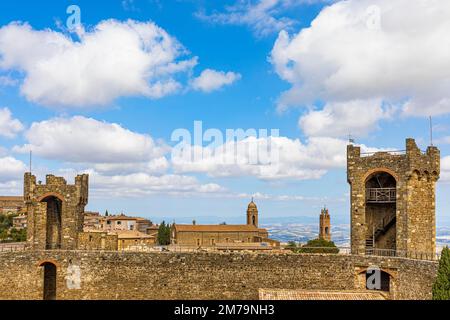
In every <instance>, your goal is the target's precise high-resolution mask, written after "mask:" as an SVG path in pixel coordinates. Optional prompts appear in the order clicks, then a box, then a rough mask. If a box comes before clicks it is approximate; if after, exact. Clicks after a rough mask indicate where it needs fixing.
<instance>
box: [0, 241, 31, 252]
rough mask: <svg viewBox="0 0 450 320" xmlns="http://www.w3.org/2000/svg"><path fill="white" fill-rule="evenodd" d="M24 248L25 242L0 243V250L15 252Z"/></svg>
mask: <svg viewBox="0 0 450 320" xmlns="http://www.w3.org/2000/svg"><path fill="white" fill-rule="evenodd" d="M24 250H26V243H22V242H21V243H0V252H15V251H24Z"/></svg>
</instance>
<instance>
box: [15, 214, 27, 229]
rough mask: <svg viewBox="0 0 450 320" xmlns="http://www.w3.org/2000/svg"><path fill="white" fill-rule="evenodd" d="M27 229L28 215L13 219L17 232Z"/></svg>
mask: <svg viewBox="0 0 450 320" xmlns="http://www.w3.org/2000/svg"><path fill="white" fill-rule="evenodd" d="M26 227H27V215H26V214H21V215H19V216H16V217H13V228H14V229H16V230H23V229H25V228H26Z"/></svg>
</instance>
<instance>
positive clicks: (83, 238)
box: [78, 231, 118, 251]
mask: <svg viewBox="0 0 450 320" xmlns="http://www.w3.org/2000/svg"><path fill="white" fill-rule="evenodd" d="M78 249H80V250H106V251H113V250H118V237H117V235H116V234H108V233H107V232H95V231H92V232H80V233H79V234H78Z"/></svg>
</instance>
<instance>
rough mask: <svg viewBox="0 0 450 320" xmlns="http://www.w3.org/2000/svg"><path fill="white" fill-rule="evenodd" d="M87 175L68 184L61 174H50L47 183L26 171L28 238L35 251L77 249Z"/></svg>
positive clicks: (81, 229)
mask: <svg viewBox="0 0 450 320" xmlns="http://www.w3.org/2000/svg"><path fill="white" fill-rule="evenodd" d="M88 181H89V177H88V175H86V174H84V175H79V176H77V177H76V178H75V184H74V185H69V184H67V182H66V180H64V178H61V177H55V176H53V175H47V177H46V183H45V184H42V183H41V182H39V183H36V177H35V176H33V175H32V174H31V173H25V178H24V200H25V204H26V207H27V212H28V218H27V219H28V221H27V223H28V231H27V241H28V245H29V246H30V247H31V248H32V249H36V250H52V249H62V250H74V249H77V245H78V233H79V232H82V231H83V213H84V207H85V206H86V204H87V202H88V183H89V182H88Z"/></svg>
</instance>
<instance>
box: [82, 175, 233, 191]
mask: <svg viewBox="0 0 450 320" xmlns="http://www.w3.org/2000/svg"><path fill="white" fill-rule="evenodd" d="M86 172H87V173H89V175H90V182H91V188H92V191H93V193H94V195H96V196H107V197H111V196H114V197H138V196H145V195H150V194H160V193H164V194H169V195H199V194H213V193H219V192H224V191H225V189H224V188H223V187H221V186H220V185H218V184H215V183H207V184H201V183H200V182H199V181H198V180H197V179H196V178H195V177H190V176H184V175H175V174H168V175H162V176H153V175H150V174H147V173H133V174H126V175H114V176H105V175H101V174H99V173H97V172H95V171H92V170H87V171H86Z"/></svg>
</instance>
